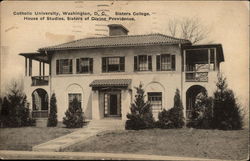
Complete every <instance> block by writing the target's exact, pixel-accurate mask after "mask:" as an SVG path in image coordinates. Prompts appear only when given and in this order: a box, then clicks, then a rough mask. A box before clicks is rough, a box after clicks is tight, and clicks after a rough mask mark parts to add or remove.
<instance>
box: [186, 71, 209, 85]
mask: <svg viewBox="0 0 250 161" xmlns="http://www.w3.org/2000/svg"><path fill="white" fill-rule="evenodd" d="M185 78H186V82H208V72H198V71H186V72H185Z"/></svg>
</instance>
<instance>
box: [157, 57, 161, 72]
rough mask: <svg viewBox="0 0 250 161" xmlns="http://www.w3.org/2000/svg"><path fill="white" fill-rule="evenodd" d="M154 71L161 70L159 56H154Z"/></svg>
mask: <svg viewBox="0 0 250 161" xmlns="http://www.w3.org/2000/svg"><path fill="white" fill-rule="evenodd" d="M156 70H157V71H160V70H161V56H160V55H156Z"/></svg>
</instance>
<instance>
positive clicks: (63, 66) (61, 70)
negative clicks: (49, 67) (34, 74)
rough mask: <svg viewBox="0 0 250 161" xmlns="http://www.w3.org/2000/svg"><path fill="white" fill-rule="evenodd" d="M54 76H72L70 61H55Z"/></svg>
mask: <svg viewBox="0 0 250 161" xmlns="http://www.w3.org/2000/svg"><path fill="white" fill-rule="evenodd" d="M56 74H72V59H59V60H56Z"/></svg>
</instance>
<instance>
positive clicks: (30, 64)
mask: <svg viewBox="0 0 250 161" xmlns="http://www.w3.org/2000/svg"><path fill="white" fill-rule="evenodd" d="M29 76H32V59H30V58H29Z"/></svg>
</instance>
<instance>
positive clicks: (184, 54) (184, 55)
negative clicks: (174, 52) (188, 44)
mask: <svg viewBox="0 0 250 161" xmlns="http://www.w3.org/2000/svg"><path fill="white" fill-rule="evenodd" d="M183 70H184V72H185V71H186V50H183Z"/></svg>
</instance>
